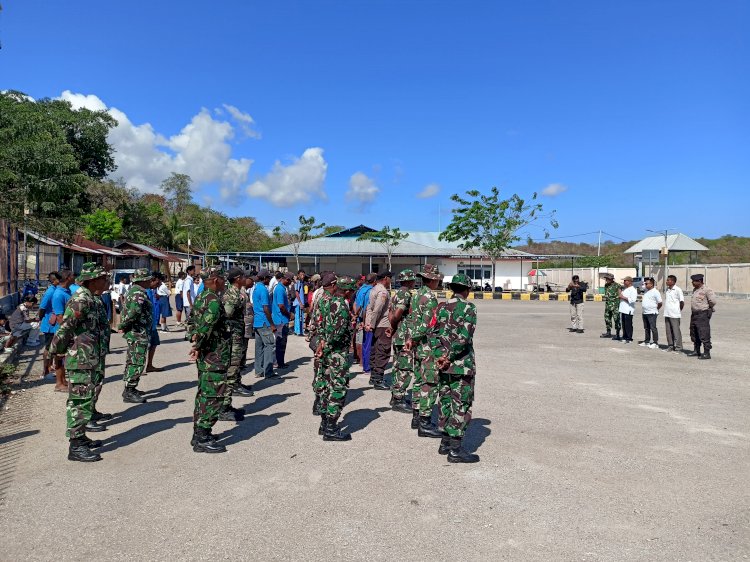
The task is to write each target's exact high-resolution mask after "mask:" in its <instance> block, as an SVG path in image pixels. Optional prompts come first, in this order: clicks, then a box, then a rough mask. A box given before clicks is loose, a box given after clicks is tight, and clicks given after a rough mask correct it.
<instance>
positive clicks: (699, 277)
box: [690, 273, 703, 283]
mask: <svg viewBox="0 0 750 562" xmlns="http://www.w3.org/2000/svg"><path fill="white" fill-rule="evenodd" d="M690 279H691V280H692V281H699V282H701V283H703V274H702V273H696V274H695V275H691V276H690Z"/></svg>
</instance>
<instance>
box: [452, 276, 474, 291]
mask: <svg viewBox="0 0 750 562" xmlns="http://www.w3.org/2000/svg"><path fill="white" fill-rule="evenodd" d="M449 284H450V285H456V286H458V287H467V288H469V289H471V280H470V279H469V278H468V277H467V276H466V275H464V274H463V273H459V274H458V275H454V276H453V277H452V278H451V282H450V283H449Z"/></svg>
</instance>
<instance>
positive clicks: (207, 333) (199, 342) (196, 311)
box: [187, 267, 232, 453]
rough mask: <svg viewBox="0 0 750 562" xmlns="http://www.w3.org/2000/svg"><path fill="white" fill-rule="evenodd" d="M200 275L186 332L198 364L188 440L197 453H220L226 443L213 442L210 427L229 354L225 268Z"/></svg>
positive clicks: (221, 400) (217, 410) (221, 398)
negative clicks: (223, 298) (199, 287)
mask: <svg viewBox="0 0 750 562" xmlns="http://www.w3.org/2000/svg"><path fill="white" fill-rule="evenodd" d="M201 278H202V279H203V286H204V289H203V292H202V293H201V294H200V295H198V297H197V298H196V299H195V302H194V303H193V310H192V311H191V312H190V323H189V324H188V333H187V338H188V340H189V341H190V342H192V344H193V347H192V349H191V350H190V360H191V361H195V362H196V363H197V366H198V393H197V394H196V395H195V410H194V413H193V438H192V440H191V441H190V444H191V445H192V446H193V451H195V452H196V453H223V452H225V451H226V447H224V445H221V444H220V443H217V442H216V438H215V437H214V436H213V435H212V434H211V428H213V426H214V424H215V423H216V422H217V421H218V419H219V414H220V413H221V410H222V407H223V403H224V398H225V396H226V385H227V370H228V369H229V365H230V363H231V355H232V334H231V330H230V327H229V324H228V322H227V316H226V313H225V311H224V306H222V303H221V297H220V296H219V294H220V293H221V292H222V291H223V290H224V286H225V280H224V270H223V269H222V268H221V267H209V268H207V269H205V270H203V271H201Z"/></svg>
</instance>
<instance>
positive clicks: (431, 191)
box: [417, 183, 440, 199]
mask: <svg viewBox="0 0 750 562" xmlns="http://www.w3.org/2000/svg"><path fill="white" fill-rule="evenodd" d="M438 193H440V186H439V185H438V184H436V183H431V184H429V185H426V186H425V188H424V189H423V190H422V191H420V192H419V193H417V197H418V198H419V199H429V198H430V197H435V195H437V194H438Z"/></svg>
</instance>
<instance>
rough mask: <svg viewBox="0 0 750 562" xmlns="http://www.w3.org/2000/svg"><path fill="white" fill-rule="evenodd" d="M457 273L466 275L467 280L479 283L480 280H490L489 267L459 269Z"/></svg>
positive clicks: (490, 270)
mask: <svg viewBox="0 0 750 562" xmlns="http://www.w3.org/2000/svg"><path fill="white" fill-rule="evenodd" d="M458 272H459V273H460V274H463V275H466V276H467V277H468V278H469V279H472V280H474V281H481V280H482V279H491V278H492V266H491V265H482V266H479V265H477V266H474V265H472V266H471V267H459V268H458Z"/></svg>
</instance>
